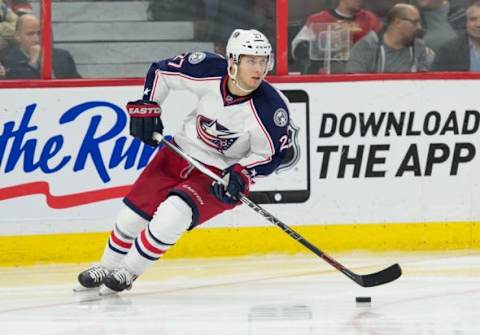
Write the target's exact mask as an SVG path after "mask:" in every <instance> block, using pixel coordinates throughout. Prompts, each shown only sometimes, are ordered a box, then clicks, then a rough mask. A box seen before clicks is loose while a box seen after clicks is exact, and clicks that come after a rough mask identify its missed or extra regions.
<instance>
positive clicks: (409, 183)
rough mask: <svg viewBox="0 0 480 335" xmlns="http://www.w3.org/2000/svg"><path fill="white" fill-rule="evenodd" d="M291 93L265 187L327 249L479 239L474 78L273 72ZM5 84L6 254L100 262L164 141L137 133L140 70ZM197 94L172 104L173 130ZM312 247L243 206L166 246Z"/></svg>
mask: <svg viewBox="0 0 480 335" xmlns="http://www.w3.org/2000/svg"><path fill="white" fill-rule="evenodd" d="M273 81H274V82H275V85H276V87H278V88H279V89H281V90H282V91H283V92H284V93H285V94H286V95H287V96H288V97H289V98H290V99H291V100H292V110H291V118H292V120H293V125H294V127H293V128H292V133H293V134H294V136H293V138H294V142H295V144H296V147H298V148H299V150H293V149H292V155H293V158H292V159H291V162H290V164H289V165H287V166H285V167H284V168H283V169H282V170H281V171H279V173H275V174H274V175H273V176H272V177H271V178H264V179H259V180H258V182H257V183H256V185H255V186H254V191H255V193H254V194H255V195H256V197H257V198H256V199H259V201H260V202H261V205H262V206H264V207H265V208H266V209H267V210H268V211H270V212H271V213H272V214H274V215H275V216H276V217H277V218H279V219H280V220H281V221H283V222H284V223H286V224H288V225H290V226H292V227H294V228H295V229H296V230H298V231H299V232H300V233H301V234H302V235H303V236H304V237H305V238H307V239H308V240H309V241H311V242H312V243H314V244H316V245H318V246H319V247H320V248H321V249H322V250H324V251H327V252H339V251H346V252H350V251H354V250H366V251H418V250H445V249H449V250H451V249H478V248H480V241H479V239H480V237H479V236H480V234H479V230H480V228H479V227H480V226H479V223H480V178H479V171H480V158H479V157H478V156H479V154H480V153H479V148H480V137H479V136H478V133H479V127H480V106H479V104H478V98H477V96H476V94H475V93H474V92H476V89H478V86H479V80H478V79H449V80H443V79H429V80H416V79H402V80H381V79H373V80H367V81H361V82H351V81H350V82H344V81H338V82H335V81H332V82H321V83H319V82H301V81H298V82H297V81H296V80H273ZM53 83H54V84H52V85H50V86H49V85H40V86H39V87H29V88H25V87H15V85H12V87H11V88H2V89H1V90H0V101H1V105H0V120H1V128H0V170H1V172H0V175H1V178H0V212H1V213H2V215H1V217H0V265H25V264H37V263H48V262H83V261H92V260H95V259H97V258H98V257H99V256H100V255H101V251H102V249H103V246H104V244H105V242H106V239H107V236H108V232H109V231H110V230H111V228H112V226H113V224H114V222H115V215H116V212H117V211H118V209H119V208H120V206H121V198H122V197H123V195H125V193H126V192H127V191H128V189H129V187H130V185H131V184H132V183H133V181H134V180H135V178H136V176H138V174H139V173H140V172H141V170H142V168H143V167H144V166H145V165H146V164H147V162H148V160H149V159H150V158H151V157H152V156H153V155H154V154H155V149H152V148H150V147H147V146H144V145H143V144H141V143H140V142H138V141H137V140H134V139H133V138H131V137H129V136H128V129H127V126H128V120H127V116H126V115H125V113H124V112H123V106H124V104H125V102H126V101H128V100H133V99H137V97H138V96H140V95H141V93H142V85H141V83H138V82H134V83H131V82H123V83H122V82H121V81H118V82H110V83H107V84H103V85H100V86H92V85H85V84H82V82H81V81H79V82H78V83H73V84H72V83H70V84H68V85H67V84H66V85H64V86H62V85H61V83H60V84H59V83H58V82H53ZM195 101H196V98H195V97H194V96H193V95H190V94H189V93H188V92H173V93H172V94H171V95H170V96H169V98H168V99H167V101H166V102H165V103H164V106H163V109H164V123H165V125H166V133H167V134H168V135H171V134H174V133H175V131H176V130H178V127H179V126H180V124H181V120H182V119H183V117H184V116H185V115H186V114H187V113H188V112H190V111H191V110H192V108H193V107H194V105H195ZM301 252H307V251H306V250H305V249H304V248H303V247H302V246H301V245H299V244H298V243H297V242H296V241H294V240H292V239H291V238H290V237H289V236H287V235H286V234H285V233H283V232H282V231H280V230H279V229H278V228H277V227H274V226H272V225H271V224H270V223H268V222H267V221H266V220H265V219H264V218H263V217H262V216H260V215H258V214H256V213H255V212H253V211H252V210H250V209H249V208H246V207H244V206H242V207H240V208H238V209H236V210H234V211H232V212H231V213H226V214H224V215H221V216H220V217H218V218H215V219H214V220H212V221H210V222H208V223H206V224H205V225H204V226H202V227H199V228H196V229H194V230H193V231H191V232H188V233H187V234H185V235H184V237H182V239H181V240H180V241H179V243H178V244H177V245H176V246H175V247H174V248H172V249H171V251H170V252H169V253H168V254H167V255H166V256H165V257H212V256H233V255H251V254H265V253H301Z"/></svg>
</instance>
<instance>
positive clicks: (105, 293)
mask: <svg viewBox="0 0 480 335" xmlns="http://www.w3.org/2000/svg"><path fill="white" fill-rule="evenodd" d="M117 293H118V292H117V291H114V290H111V289H109V288H108V287H106V286H105V285H102V286H101V287H100V290H99V291H98V295H99V296H102V297H106V296H109V295H115V294H117Z"/></svg>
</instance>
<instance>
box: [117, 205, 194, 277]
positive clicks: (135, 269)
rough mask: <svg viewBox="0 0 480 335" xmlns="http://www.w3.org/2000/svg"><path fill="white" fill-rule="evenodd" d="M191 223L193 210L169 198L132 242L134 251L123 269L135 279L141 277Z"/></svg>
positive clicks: (130, 253)
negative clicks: (129, 272)
mask: <svg viewBox="0 0 480 335" xmlns="http://www.w3.org/2000/svg"><path fill="white" fill-rule="evenodd" d="M191 222H192V210H191V208H190V206H188V205H187V204H186V203H185V202H184V201H183V200H182V199H181V198H179V197H177V196H170V197H168V198H167V200H165V202H163V203H162V204H160V206H159V207H158V209H157V212H156V213H155V215H154V216H153V219H152V221H150V223H149V225H148V227H147V228H146V229H144V230H143V231H142V232H141V233H140V234H139V235H138V236H137V238H136V239H135V241H134V243H133V244H134V247H133V248H131V249H130V251H129V252H128V254H127V256H125V258H124V259H123V261H122V263H123V265H124V266H125V267H126V268H127V269H128V270H129V271H131V272H132V273H133V274H135V275H137V276H138V275H141V274H142V273H144V272H145V270H146V269H147V268H148V267H149V266H150V265H151V264H152V263H153V262H154V261H156V260H157V259H159V258H160V257H161V256H162V255H163V254H164V253H165V252H166V251H167V250H168V249H169V248H170V247H171V246H172V245H174V244H175V242H176V241H177V240H178V239H179V238H180V236H181V235H182V234H183V232H184V231H186V230H187V228H188V227H189V226H190V224H191Z"/></svg>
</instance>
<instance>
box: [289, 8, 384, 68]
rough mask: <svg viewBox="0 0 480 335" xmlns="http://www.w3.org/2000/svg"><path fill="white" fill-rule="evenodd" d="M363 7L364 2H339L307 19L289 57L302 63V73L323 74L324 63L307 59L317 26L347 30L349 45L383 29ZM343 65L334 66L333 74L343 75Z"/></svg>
mask: <svg viewBox="0 0 480 335" xmlns="http://www.w3.org/2000/svg"><path fill="white" fill-rule="evenodd" d="M362 7H363V0H340V1H339V2H338V5H337V6H336V7H335V9H329V10H323V11H321V12H320V13H317V14H313V15H310V16H309V17H308V18H307V22H306V23H305V25H304V26H303V28H302V29H301V30H300V31H299V32H298V34H297V35H296V36H295V38H294V39H293V41H292V56H293V59H295V60H296V61H297V62H301V63H303V64H304V66H303V71H302V72H304V73H318V72H323V71H322V64H323V62H321V61H314V60H311V59H310V57H309V48H310V43H311V42H312V41H314V40H315V36H316V34H318V31H316V30H318V29H319V25H318V24H319V23H332V24H333V27H334V28H335V29H345V30H347V31H350V39H351V40H350V43H351V44H353V43H355V42H357V41H358V40H360V39H361V38H362V37H363V36H365V35H366V34H367V33H368V32H369V31H370V30H374V31H379V30H380V29H381V28H382V22H381V21H380V19H379V18H378V17H377V16H376V15H375V14H373V13H372V12H370V11H368V10H364V9H363V8H362ZM347 56H348V55H347ZM344 66H345V62H339V63H335V64H333V67H332V72H343V69H344Z"/></svg>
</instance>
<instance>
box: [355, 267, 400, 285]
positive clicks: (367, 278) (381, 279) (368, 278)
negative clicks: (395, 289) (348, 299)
mask: <svg viewBox="0 0 480 335" xmlns="http://www.w3.org/2000/svg"><path fill="white" fill-rule="evenodd" d="M401 275H402V269H401V268H400V265H398V264H393V265H391V266H389V267H388V268H386V269H384V270H382V271H379V272H375V273H371V274H368V275H363V276H359V277H360V278H359V279H360V282H359V284H360V285H361V286H363V287H372V286H378V285H383V284H387V283H390V282H392V281H394V280H395V279H397V278H399V277H400V276H401Z"/></svg>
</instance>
